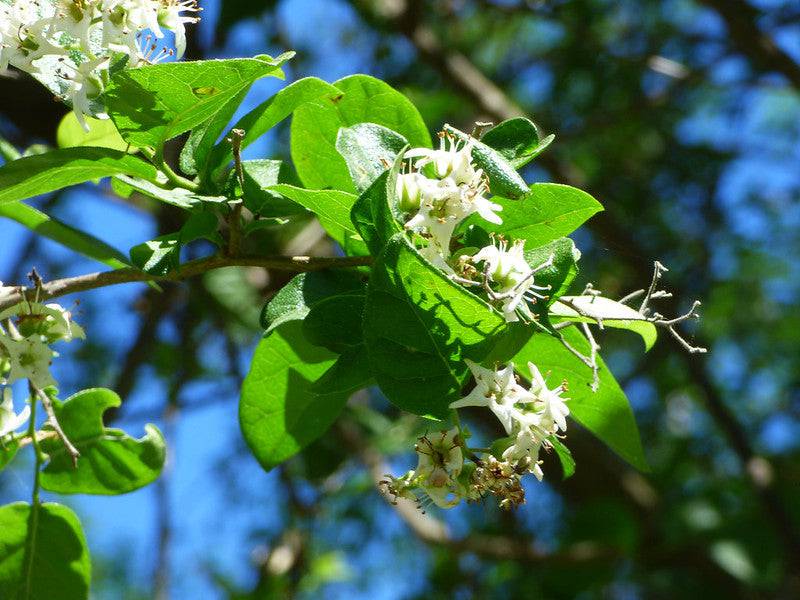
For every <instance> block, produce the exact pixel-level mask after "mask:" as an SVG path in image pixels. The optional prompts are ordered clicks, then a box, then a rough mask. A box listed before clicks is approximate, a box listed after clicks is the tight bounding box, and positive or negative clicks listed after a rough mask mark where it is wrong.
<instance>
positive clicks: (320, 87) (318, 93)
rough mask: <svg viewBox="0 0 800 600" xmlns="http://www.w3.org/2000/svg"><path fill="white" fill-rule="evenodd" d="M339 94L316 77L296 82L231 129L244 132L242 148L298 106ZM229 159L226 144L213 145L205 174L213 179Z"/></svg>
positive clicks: (230, 158)
mask: <svg viewBox="0 0 800 600" xmlns="http://www.w3.org/2000/svg"><path fill="white" fill-rule="evenodd" d="M341 93H342V92H341V91H340V90H339V89H338V88H336V87H334V86H332V85H331V84H329V83H327V82H325V81H322V80H321V79H317V78H316V77H306V78H304V79H299V80H297V81H295V82H294V83H291V84H290V85H287V86H286V87H285V88H283V89H282V90H280V91H279V92H278V93H277V94H275V95H274V96H272V97H271V98H269V99H268V100H266V101H265V102H262V103H261V104H259V105H258V106H257V107H255V108H254V109H253V110H251V111H250V112H249V113H247V114H246V115H245V116H244V117H242V118H241V119H240V120H239V121H238V122H237V123H236V125H234V126H233V129H241V130H242V131H244V132H245V135H244V139H242V149H244V148H247V146H249V145H250V144H252V143H253V142H254V141H256V140H257V139H258V138H260V137H261V136H262V135H264V134H265V133H266V132H267V131H269V130H270V129H272V128H273V127H274V126H275V125H277V124H278V123H280V122H281V121H283V120H284V119H285V118H286V117H288V116H289V115H290V114H292V113H293V112H294V111H295V109H297V107H298V106H301V105H303V104H305V103H306V102H312V101H314V100H321V99H330V98H337V97H339V96H341ZM232 160H233V151H232V149H231V145H230V144H229V143H228V142H225V141H224V140H223V141H222V142H220V143H219V144H217V145H216V146H214V148H213V150H212V151H211V154H210V157H209V160H208V171H209V172H211V173H212V178H216V174H217V173H218V172H219V171H220V170H221V169H223V168H224V167H225V166H226V165H227V164H228V163H230V162H231V161H232Z"/></svg>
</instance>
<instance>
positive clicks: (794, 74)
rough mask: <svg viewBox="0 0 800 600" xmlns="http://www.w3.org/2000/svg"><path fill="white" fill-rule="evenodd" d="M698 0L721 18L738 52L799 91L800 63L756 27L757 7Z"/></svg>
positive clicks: (731, 0)
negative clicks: (787, 81) (777, 74)
mask: <svg viewBox="0 0 800 600" xmlns="http://www.w3.org/2000/svg"><path fill="white" fill-rule="evenodd" d="M700 2H701V3H702V4H705V5H706V6H708V7H709V8H711V9H713V10H714V11H715V12H717V14H719V16H720V17H722V19H723V20H724V21H725V25H726V26H727V28H728V35H729V36H730V38H731V41H732V42H733V44H734V45H735V46H736V47H737V49H738V50H739V52H741V53H742V54H744V55H745V56H746V57H748V58H749V59H750V60H751V61H752V62H753V63H754V64H755V65H756V66H757V67H760V68H762V69H764V70H766V71H777V72H778V73H781V74H782V75H784V76H785V77H786V78H787V79H788V80H789V82H790V83H791V85H792V86H793V87H794V88H796V89H797V90H800V65H799V64H797V63H796V62H795V61H794V59H792V57H791V56H790V55H789V54H787V53H786V52H784V51H783V49H782V48H781V47H780V46H778V45H777V44H776V43H775V40H773V39H772V37H770V36H769V35H768V34H766V33H765V32H763V31H762V30H761V29H760V28H759V27H758V24H757V23H756V21H757V20H758V17H759V11H758V10H757V9H755V8H753V6H751V5H750V4H749V3H747V2H744V1H743V0H700Z"/></svg>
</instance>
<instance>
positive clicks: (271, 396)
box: [239, 322, 348, 470]
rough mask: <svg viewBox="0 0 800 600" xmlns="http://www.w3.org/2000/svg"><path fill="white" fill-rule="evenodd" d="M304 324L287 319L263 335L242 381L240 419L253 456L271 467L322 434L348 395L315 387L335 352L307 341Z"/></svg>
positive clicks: (263, 464)
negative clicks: (303, 329) (315, 389)
mask: <svg viewBox="0 0 800 600" xmlns="http://www.w3.org/2000/svg"><path fill="white" fill-rule="evenodd" d="M301 327H302V324H301V323H298V322H287V323H284V324H283V325H281V326H280V327H279V328H277V329H275V330H274V331H272V333H270V334H269V335H267V336H266V337H265V338H264V339H262V340H261V342H260V343H259V345H258V347H257V348H256V352H255V356H254V357H253V362H252V364H251V366H250V372H249V373H248V375H247V377H246V378H245V380H244V384H243V385H242V397H241V401H240V402H239V424H240V426H241V429H242V434H243V435H244V439H245V441H246V442H247V445H248V446H249V447H250V450H251V451H252V452H253V455H254V456H255V457H256V459H257V460H258V462H259V463H261V466H263V467H264V468H265V469H267V470H269V469H271V468H273V467H274V466H276V465H278V464H280V463H281V462H283V461H285V460H286V459H287V458H289V457H291V456H293V455H294V454H297V452H299V451H300V450H302V449H303V448H305V447H306V446H307V445H308V444H310V443H311V442H313V441H314V440H315V439H317V438H318V437H319V436H321V435H322V434H323V433H324V432H325V431H326V430H327V429H328V428H329V427H330V426H331V425H332V424H333V422H334V421H335V420H336V417H338V416H339V413H340V412H341V410H342V408H344V405H345V402H346V401H347V397H348V396H347V394H346V393H341V392H339V391H335V392H330V393H324V392H320V393H318V392H316V391H314V390H313V389H312V387H313V384H314V382H315V381H316V380H317V379H319V377H320V376H321V375H323V373H325V372H326V371H327V370H328V369H329V368H330V367H331V366H332V365H333V364H334V359H335V358H336V355H335V354H333V353H332V352H330V351H328V350H326V349H324V348H320V347H319V346H313V345H312V344H310V343H309V342H307V341H306V340H305V338H304V337H303V332H302V328H301Z"/></svg>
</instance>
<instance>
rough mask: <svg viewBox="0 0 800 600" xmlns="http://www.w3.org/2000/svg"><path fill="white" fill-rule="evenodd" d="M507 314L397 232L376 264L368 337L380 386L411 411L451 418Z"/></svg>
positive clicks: (371, 283)
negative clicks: (471, 367)
mask: <svg viewBox="0 0 800 600" xmlns="http://www.w3.org/2000/svg"><path fill="white" fill-rule="evenodd" d="M505 329H506V322H505V320H504V319H503V317H501V316H500V315H499V314H498V313H497V311H495V310H494V309H493V308H492V307H491V306H489V305H488V304H486V303H485V302H484V301H483V300H481V299H480V298H478V297H477V296H475V295H474V294H472V293H470V292H468V291H467V290H466V289H464V288H463V287H462V286H460V285H458V284H456V283H453V281H451V280H450V279H448V278H447V277H446V276H445V275H443V274H442V273H441V272H440V271H439V270H438V269H436V268H435V267H433V266H432V265H431V264H430V263H428V262H427V261H426V260H425V259H423V258H422V257H421V256H420V255H419V254H418V253H417V252H416V250H414V248H412V247H411V246H410V244H409V243H408V241H407V240H406V239H404V237H403V234H397V235H396V236H395V237H393V238H392V239H391V241H390V242H389V243H388V244H387V245H386V248H385V249H384V251H383V253H382V254H381V256H380V257H379V259H378V260H377V262H376V263H375V265H374V266H373V268H372V274H371V276H370V281H369V285H368V287H367V303H366V307H365V310H364V339H365V342H366V344H367V350H368V351H369V355H370V364H371V366H372V371H373V372H374V373H375V377H376V379H377V381H378V385H380V387H381V390H382V391H383V392H384V393H385V394H386V396H387V397H388V398H389V399H390V400H391V401H392V402H393V403H394V404H396V405H397V406H399V407H400V408H402V409H403V410H407V411H409V412H412V413H415V414H418V415H423V416H430V417H434V418H438V419H441V418H444V417H445V416H446V415H447V410H448V406H449V404H450V403H451V402H453V401H454V400H458V398H459V397H460V392H461V387H462V386H463V384H464V382H465V380H466V375H467V367H466V365H465V364H464V359H465V358H469V359H471V360H474V361H476V362H480V361H481V360H482V359H483V358H485V357H486V355H487V354H488V353H489V352H490V351H491V349H492V346H493V344H494V343H495V341H494V339H493V338H494V337H497V336H500V335H501V334H502V333H503V332H504V331H505Z"/></svg>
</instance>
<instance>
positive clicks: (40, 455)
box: [28, 382, 45, 506]
mask: <svg viewBox="0 0 800 600" xmlns="http://www.w3.org/2000/svg"><path fill="white" fill-rule="evenodd" d="M28 391H29V393H30V396H31V416H30V421H28V437H29V438H30V439H31V444H32V445H33V454H34V457H35V459H36V472H35V474H34V477H33V493H32V496H31V502H32V503H33V505H34V506H36V505H37V504H39V489H40V487H41V486H40V482H39V473H40V470H41V466H42V465H43V464H44V461H45V455H44V452H42V448H41V446H40V445H39V439H38V438H37V436H36V388H34V386H33V384H32V383H30V382H28Z"/></svg>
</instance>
